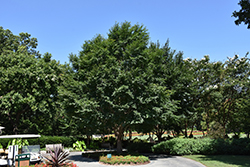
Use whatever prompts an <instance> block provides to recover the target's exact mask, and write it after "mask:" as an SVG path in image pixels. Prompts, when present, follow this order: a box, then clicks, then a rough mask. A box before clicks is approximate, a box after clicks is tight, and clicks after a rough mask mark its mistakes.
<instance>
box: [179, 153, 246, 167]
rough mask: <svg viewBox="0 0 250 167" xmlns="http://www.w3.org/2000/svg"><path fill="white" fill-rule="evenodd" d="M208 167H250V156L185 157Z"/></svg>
mask: <svg viewBox="0 0 250 167" xmlns="http://www.w3.org/2000/svg"><path fill="white" fill-rule="evenodd" d="M184 157H186V158H190V159H193V160H195V161H198V162H200V163H202V164H204V165H206V166H207V167H247V166H249V167H250V156H240V155H185V156H184Z"/></svg>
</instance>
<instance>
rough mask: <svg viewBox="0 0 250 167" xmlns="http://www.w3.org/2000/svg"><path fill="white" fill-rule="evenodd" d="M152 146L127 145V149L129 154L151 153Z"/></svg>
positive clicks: (140, 144)
mask: <svg viewBox="0 0 250 167" xmlns="http://www.w3.org/2000/svg"><path fill="white" fill-rule="evenodd" d="M153 145H154V144H153V143H129V144H128V146H127V149H128V151H130V152H139V153H151V152H152V149H151V147H152V146H153Z"/></svg>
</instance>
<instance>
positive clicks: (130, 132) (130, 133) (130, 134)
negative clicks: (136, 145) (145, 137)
mask: <svg viewBox="0 0 250 167" xmlns="http://www.w3.org/2000/svg"><path fill="white" fill-rule="evenodd" d="M131 139H132V130H131V129H129V139H128V140H129V141H131Z"/></svg>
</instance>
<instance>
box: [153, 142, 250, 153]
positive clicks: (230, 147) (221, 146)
mask: <svg viewBox="0 0 250 167" xmlns="http://www.w3.org/2000/svg"><path fill="white" fill-rule="evenodd" d="M152 151H153V152H154V153H165V154H170V155H192V154H203V155H209V154H213V155H215V154H231V155H250V139H247V138H240V139H210V138H204V139H180V138H174V139H171V140H168V141H164V142H161V143H159V144H157V145H154V146H153V147H152Z"/></svg>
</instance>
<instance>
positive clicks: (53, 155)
mask: <svg viewBox="0 0 250 167" xmlns="http://www.w3.org/2000/svg"><path fill="white" fill-rule="evenodd" d="M53 150H54V151H52V150H49V156H48V155H43V156H44V158H45V159H46V161H47V163H46V164H47V165H49V166H52V167H59V166H63V165H66V164H68V163H66V160H67V159H68V157H69V152H68V151H63V150H62V149H61V148H60V147H54V148H53Z"/></svg>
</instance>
